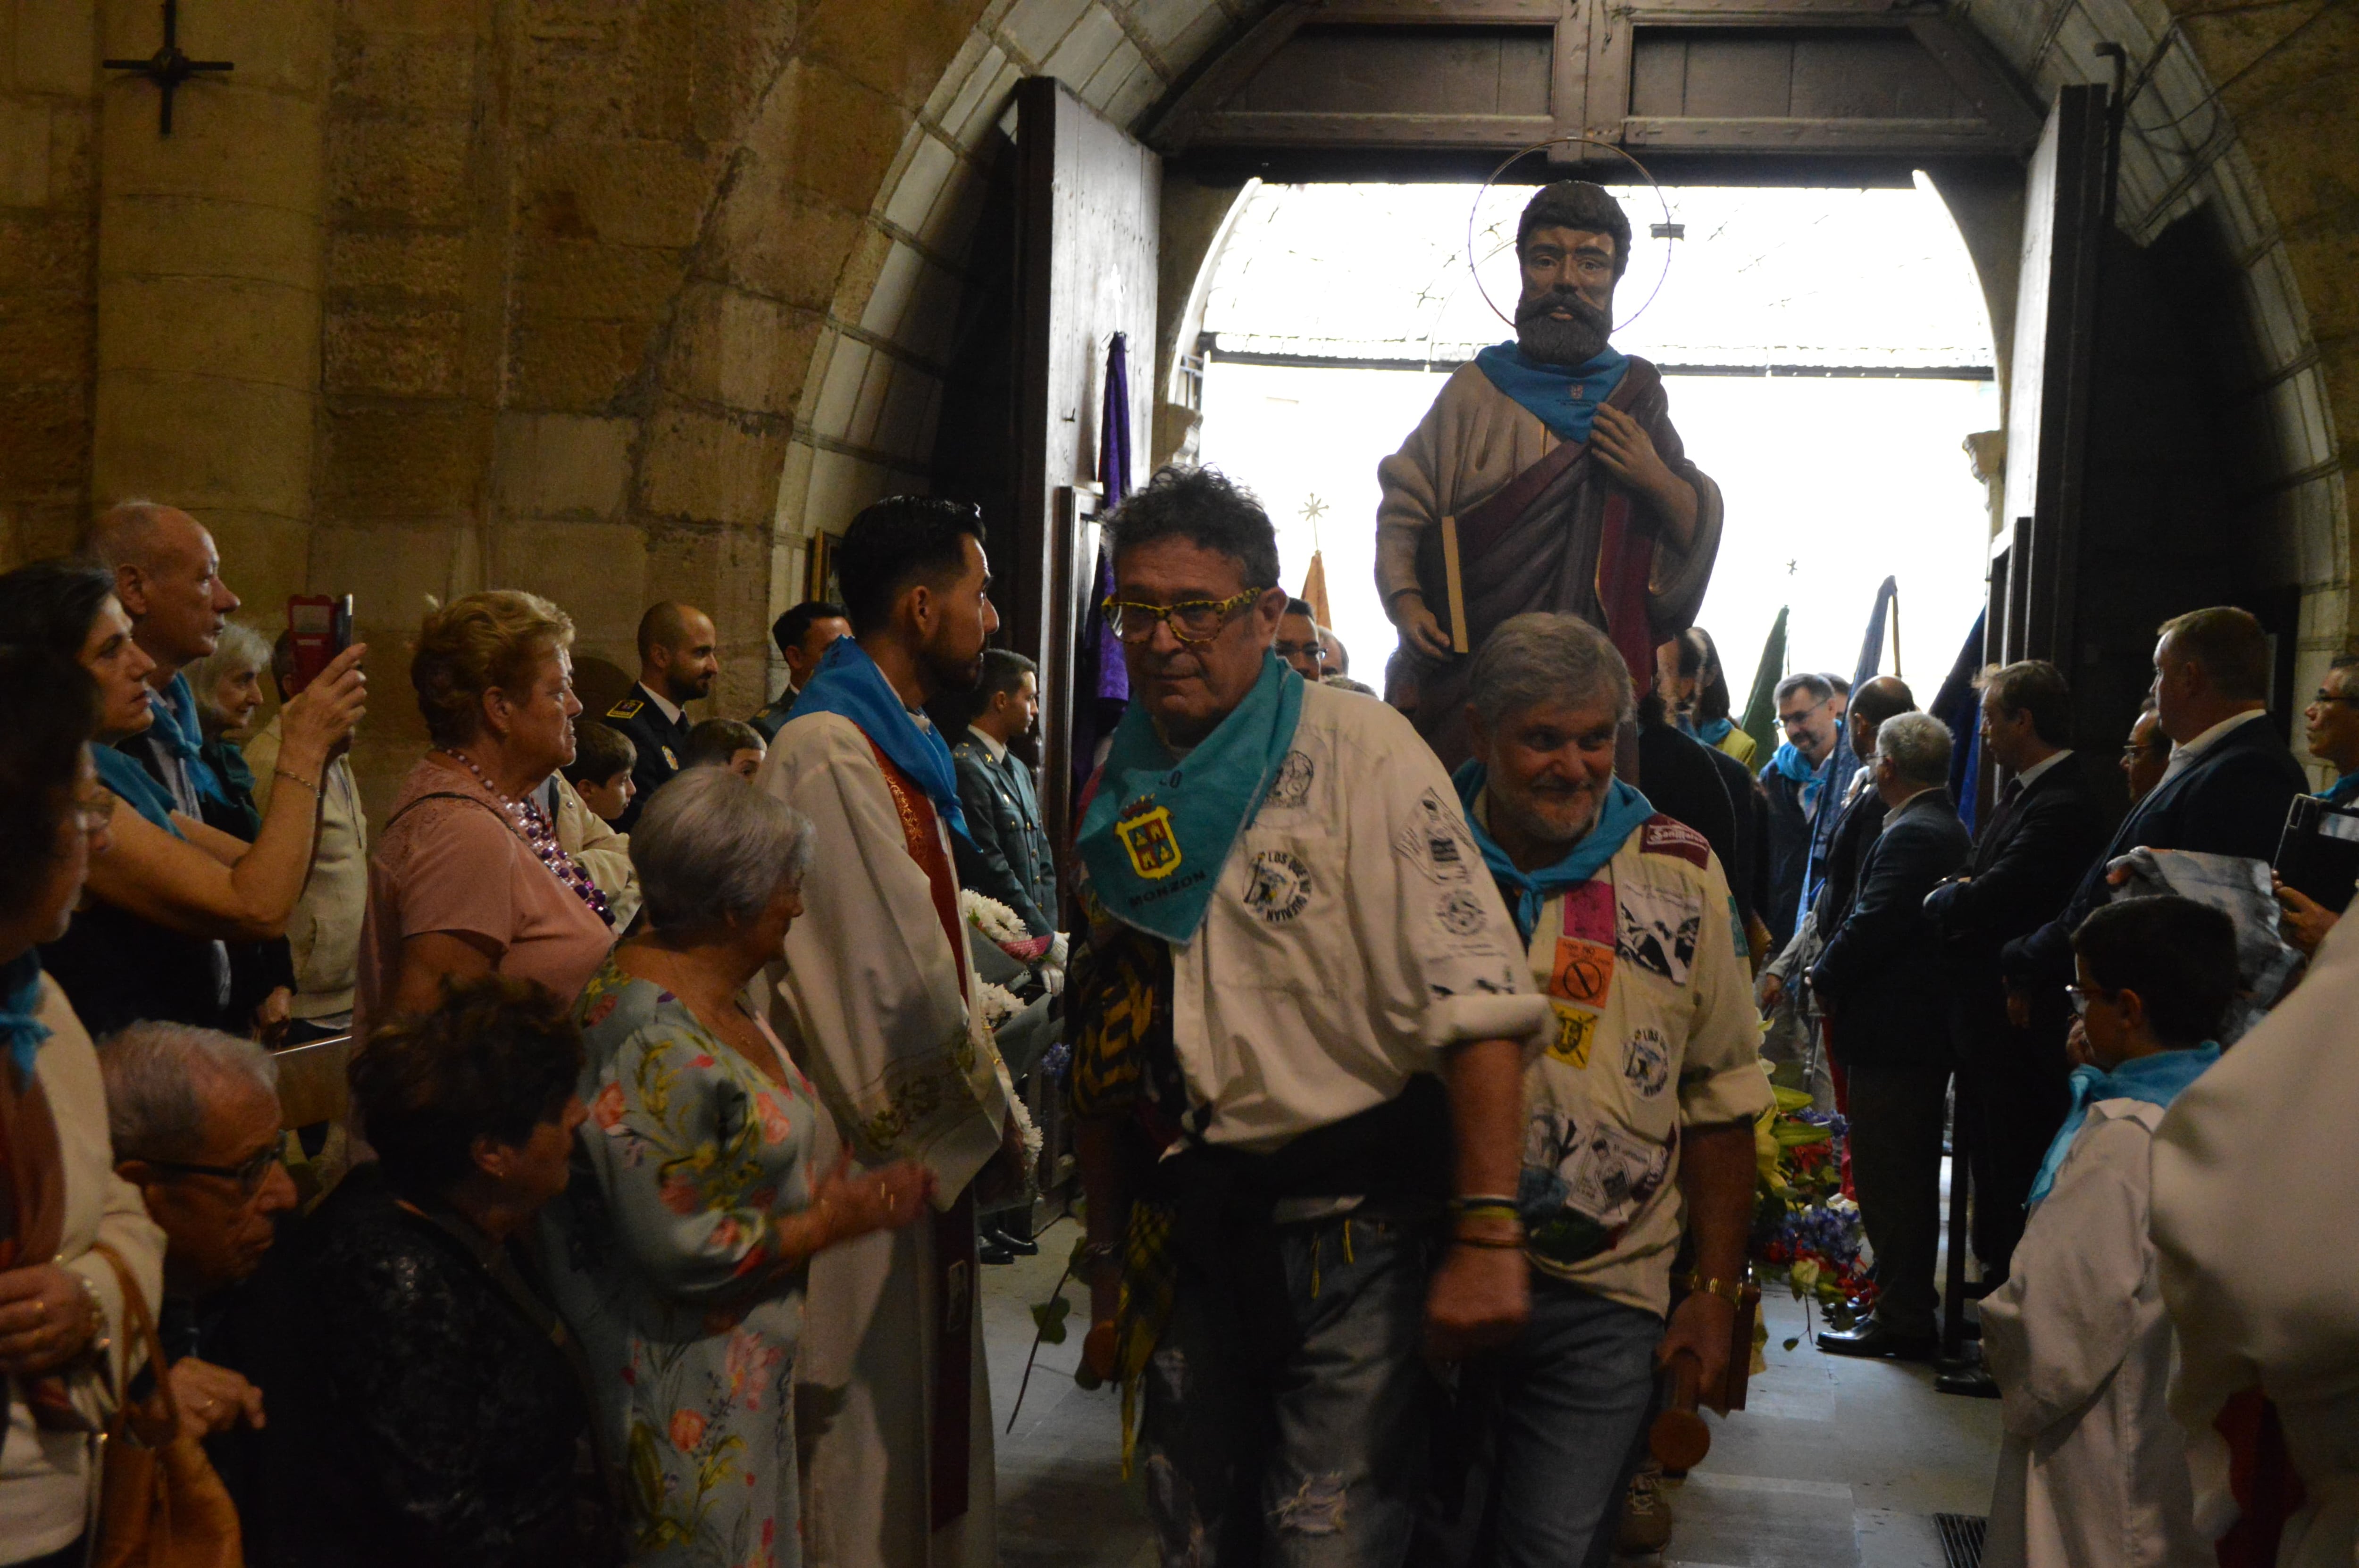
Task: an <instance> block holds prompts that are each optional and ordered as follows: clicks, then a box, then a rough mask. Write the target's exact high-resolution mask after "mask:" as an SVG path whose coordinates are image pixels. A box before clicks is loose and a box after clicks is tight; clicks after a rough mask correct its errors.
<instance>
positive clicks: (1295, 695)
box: [1074, 654, 1303, 942]
mask: <svg viewBox="0 0 2359 1568" xmlns="http://www.w3.org/2000/svg"><path fill="white" fill-rule="evenodd" d="M1302 685H1303V682H1302V677H1301V676H1299V675H1297V674H1295V673H1294V671H1293V670H1292V669H1290V668H1289V667H1288V666H1287V665H1285V664H1284V663H1282V662H1280V660H1279V659H1278V657H1277V654H1268V655H1266V657H1265V658H1264V659H1263V661H1262V667H1261V678H1260V679H1259V680H1257V681H1256V682H1254V687H1253V690H1252V691H1250V692H1248V693H1246V694H1245V700H1244V701H1243V702H1241V703H1239V704H1237V706H1236V708H1234V709H1233V710H1232V711H1231V712H1230V714H1229V716H1228V717H1227V718H1226V719H1222V720H1221V722H1220V725H1219V727H1218V728H1216V729H1214V730H1213V731H1212V733H1211V734H1210V735H1207V736H1206V737H1204V740H1203V743H1202V744H1201V745H1199V746H1197V747H1196V748H1195V749H1194V750H1193V751H1191V752H1189V753H1188V754H1187V756H1185V757H1183V758H1180V759H1179V760H1178V761H1174V760H1173V758H1172V755H1171V752H1170V749H1169V747H1167V746H1165V745H1164V743H1163V741H1162V740H1161V739H1160V738H1159V737H1158V736H1157V734H1156V733H1155V726H1154V724H1153V722H1152V721H1151V720H1149V719H1148V718H1147V705H1146V704H1145V703H1143V702H1134V703H1132V704H1131V705H1130V707H1129V708H1128V710H1127V711H1125V713H1124V714H1123V716H1122V722H1121V723H1120V724H1118V725H1116V726H1115V727H1114V743H1113V746H1112V748H1111V749H1110V750H1109V751H1108V752H1106V760H1105V773H1104V775H1103V779H1102V780H1101V781H1100V783H1099V784H1098V793H1097V797H1096V798H1095V799H1094V800H1092V801H1091V802H1090V809H1089V811H1088V813H1087V814H1086V815H1085V816H1082V831H1081V835H1080V837H1079V838H1077V839H1076V840H1075V841H1074V847H1075V848H1076V849H1079V850H1080V851H1081V854H1082V863H1083V864H1084V865H1086V866H1087V867H1088V868H1089V872H1090V892H1092V893H1093V895H1094V896H1095V897H1096V898H1097V900H1098V902H1099V903H1103V905H1105V907H1106V910H1107V912H1108V913H1110V914H1114V915H1115V916H1116V917H1118V918H1119V919H1121V920H1123V921H1125V922H1127V923H1128V924H1130V925H1135V926H1136V927H1138V929H1140V930H1141V931H1144V932H1146V933H1147V934H1148V935H1153V936H1160V937H1162V938H1163V939H1164V940H1165V941H1167V942H1186V941H1189V940H1190V939H1192V938H1193V937H1194V936H1195V935H1196V931H1197V928H1198V927H1199V926H1201V925H1203V923H1204V911H1205V910H1206V909H1208V908H1210V907H1211V905H1212V892H1213V890H1214V889H1215V888H1217V887H1218V886H1219V885H1220V881H1221V868H1222V867H1223V865H1225V864H1227V862H1228V859H1229V847H1230V846H1231V845H1232V844H1234V843H1235V842H1236V838H1237V835H1238V834H1239V833H1241V832H1243V831H1245V824H1246V823H1248V822H1250V821H1252V820H1253V816H1254V813H1255V812H1256V811H1257V810H1259V809H1260V807H1261V800H1262V796H1263V795H1266V794H1267V793H1268V792H1269V786H1270V781H1271V780H1273V779H1275V778H1276V777H1277V768H1278V764H1279V763H1280V762H1284V761H1285V760H1286V752H1287V748H1288V747H1289V746H1291V745H1293V744H1294V729H1295V725H1296V724H1297V723H1298V722H1299V721H1300V719H1301V718H1302Z"/></svg>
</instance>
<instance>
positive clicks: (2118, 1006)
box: [1982, 897, 2237, 1568]
mask: <svg viewBox="0 0 2359 1568" xmlns="http://www.w3.org/2000/svg"><path fill="white" fill-rule="evenodd" d="M2072 942H2073V946H2074V949H2075V960H2076V962H2077V964H2078V966H2079V978H2080V985H2079V987H2078V990H2079V993H2080V995H2079V1001H2078V1005H2079V1006H2080V1007H2081V1008H2082V1017H2081V1022H2080V1025H2079V1027H2078V1028H2077V1029H2076V1031H2075V1041H2074V1044H2075V1046H2076V1048H2078V1049H2079V1050H2080V1052H2081V1054H2082V1055H2083V1056H2084V1057H2085V1061H2084V1065H2082V1066H2079V1067H2077V1068H2075V1069H2074V1070H2073V1073H2072V1109H2071V1114H2070V1115H2069V1116H2067V1118H2066V1119H2065V1122H2064V1126H2063V1129H2062V1130H2061V1131H2060V1132H2059V1133H2058V1134H2057V1136H2056V1141H2055V1142H2054V1143H2053V1144H2052V1145H2050V1146H2049V1151H2048V1157H2047V1159H2046V1161H2045V1162H2043V1163H2042V1165H2041V1167H2040V1171H2039V1174H2038V1179H2037V1180H2036V1181H2035V1182H2034V1183H2033V1185H2032V1189H2031V1214H2030V1217H2029V1219H2028V1221H2027V1223H2026V1225H2025V1227H2024V1232H2023V1239H2022V1241H2021V1242H2020V1243H2018V1244H2017V1248H2016V1250H2015V1256H2014V1259H2013V1261H2012V1262H2011V1263H2010V1264H2009V1266H2008V1273H2007V1278H2006V1282H2005V1283H2004V1284H2002V1285H2000V1286H1999V1287H1998V1289H1997V1290H1995V1291H1994V1292H1992V1293H1991V1294H1990V1295H1989V1296H1988V1297H1986V1298H1984V1302H1983V1305H1982V1324H1983V1354H1984V1357H1985V1358H1986V1360H1987V1361H1988V1363H1989V1366H1990V1370H1991V1375H1992V1377H1993V1378H1995V1379H1996V1380H1997V1382H1998V1386H1999V1391H2000V1397H2001V1399H2002V1400H2004V1405H2003V1420H2004V1422H2005V1424H2006V1441H2005V1444H2004V1445H2003V1446H2002V1448H2001V1449H2000V1453H1999V1471H1998V1485H1997V1487H1996V1488H1995V1495H1994V1497H1993V1498H1992V1499H1991V1517H1990V1535H1989V1540H1988V1543H1987V1545H1986V1546H1985V1547H1984V1553H1983V1562H1984V1563H1985V1564H1986V1565H1987V1568H2212V1561H2213V1560H2212V1543H2211V1541H2210V1539H2209V1537H2207V1536H2206V1535H2204V1534H2202V1533H2201V1532H2199V1531H2198V1530H2197V1529H2196V1527H2195V1517H2194V1498H2193V1487H2192V1484H2191V1482H2190V1478H2189V1473H2188V1455H2187V1444H2186V1440H2185V1438H2184V1437H2183V1436H2182V1434H2181V1433H2180V1430H2179V1427H2178V1425H2177V1423H2176V1422H2173V1421H2172V1420H2171V1417H2170V1410H2169V1383H2170V1368H2171V1362H2172V1357H2173V1353H2174V1346H2173V1342H2172V1336H2171V1328H2170V1323H2169V1319H2168V1318H2167V1317H2166V1316H2165V1314H2164V1312H2163V1302H2162V1288H2161V1284H2160V1281H2159V1278H2158V1270H2157V1266H2156V1257H2155V1249H2154V1244H2153V1243H2152V1242H2151V1241H2150V1240H2149V1239H2148V1238H2147V1213H2148V1184H2147V1173H2148V1169H2149V1165H2150V1158H2151V1153H2152V1149H2153V1140H2154V1131H2155V1129H2156V1128H2157V1127H2158V1126H2159V1125H2161V1123H2162V1119H2163V1117H2164V1113H2165V1110H2166V1108H2168V1107H2169V1104H2170V1102H2171V1100H2172V1099H2173V1098H2175V1097H2177V1096H2178V1095H2179V1094H2180V1093H2181V1092H2182V1091H2184V1090H2186V1088H2187V1087H2188V1086H2189V1085H2190V1084H2191V1083H2194V1082H2195V1081H2196V1080H2197V1078H2198V1077H2200V1076H2201V1075H2202V1074H2203V1073H2204V1072H2205V1071H2207V1070H2208V1069H2209V1068H2210V1067H2211V1066H2212V1065H2213V1064H2214V1063H2216V1062H2217V1061H2218V1060H2219V1059H2220V1047H2219V1046H2218V1045H2217V1044H2214V1043H2213V1038H2212V1037H2213V1036H2214V1035H2216V1033H2217V1032H2218V1030H2219V1026H2220V1020H2221V1017H2222V1015H2223V1013H2224V1012H2225V1011H2226V1009H2227V1006H2228V1003H2229V1001H2230V1000H2232V999H2233V998H2234V995H2235V992H2236V984H2237V975H2236V936H2235V929H2234V926H2233V925H2231V924H2230V923H2229V921H2228V918H2227V916H2225V915H2223V914H2220V913H2219V912H2218V911H2216V910H2213V909H2209V908H2206V907H2205V906H2203V905H2201V904H2199V903H2194V902H2193V901H2191V900H2189V899H2183V898H2175V897H2162V898H2136V899H2130V900H2125V901H2124V902H2122V903H2113V904H2108V905H2105V906H2104V907H2102V908H2100V909H2098V910H2096V911H2095V912H2094V913H2093V914H2091V915H2090V916H2089V918H2088V920H2087V921H2085V922H2084V923H2083V924H2082V926H2081V928H2080V929H2079V930H2078V931H2077V932H2075V933H2074V935H2073V938H2072Z"/></svg>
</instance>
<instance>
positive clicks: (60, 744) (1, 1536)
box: [0, 647, 164, 1568]
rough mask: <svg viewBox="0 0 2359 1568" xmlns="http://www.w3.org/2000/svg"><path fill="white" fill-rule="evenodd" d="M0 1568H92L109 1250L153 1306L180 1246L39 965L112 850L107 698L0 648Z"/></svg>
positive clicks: (93, 1057) (118, 1337)
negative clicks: (152, 1205)
mask: <svg viewBox="0 0 2359 1568" xmlns="http://www.w3.org/2000/svg"><path fill="white" fill-rule="evenodd" d="M0 689H5V690H6V691H7V692H9V693H10V694H11V695H10V701H9V715H8V718H9V722H8V723H7V724H6V725H5V726H0V1150H5V1152H7V1155H8V1158H7V1159H6V1160H5V1162H0V1385H5V1389H6V1390H7V1391H6V1396H5V1397H6V1400H7V1407H8V1420H7V1426H6V1428H5V1436H0V1563H11V1564H15V1563H33V1564H38V1565H41V1568H64V1565H66V1564H68V1563H73V1564H79V1563H81V1562H82V1559H83V1546H82V1532H83V1523H84V1519H85V1517H86V1509H87V1506H88V1503H89V1500H90V1453H91V1434H92V1433H93V1432H94V1431H96V1430H97V1426H98V1422H99V1421H100V1419H101V1417H102V1414H103V1403H102V1401H103V1399H104V1397H105V1392H106V1390H109V1389H112V1388H115V1387H120V1386H121V1385H120V1379H122V1378H123V1377H125V1375H126V1374H127V1373H128V1372H129V1370H130V1367H129V1364H128V1359H127V1350H126V1347H125V1345H124V1340H125V1335H124V1334H123V1326H124V1321H125V1319H124V1311H123V1305H124V1303H123V1292H122V1287H121V1286H120V1284H119V1283H118V1282H117V1277H116V1274H115V1272H114V1268H113V1266H112V1265H110V1264H109V1262H108V1261H107V1260H106V1256H105V1254H104V1253H103V1252H102V1251H101V1250H100V1248H101V1247H105V1248H108V1249H112V1250H113V1251H114V1254H115V1256H117V1257H118V1258H120V1259H121V1260H123V1263H124V1266H125V1269H127V1270H128V1271H129V1272H130V1274H131V1275H132V1277H133V1278H134V1279H136V1281H138V1283H139V1289H140V1290H141V1292H143V1293H144V1294H145V1295H146V1296H147V1299H148V1300H150V1301H153V1300H154V1299H155V1296H156V1292H157V1289H158V1281H159V1278H160V1275H161V1271H162V1267H163V1258H164V1240H163V1237H162V1236H161V1235H160V1234H159V1233H158V1231H157V1229H156V1227H155V1226H154V1225H153V1224H151V1223H149V1221H148V1219H147V1215H146V1213H145V1212H144V1211H143V1210H142V1209H141V1207H140V1204H139V1195H138V1193H137V1192H136V1191H135V1190H133V1189H132V1187H131V1186H130V1185H129V1184H126V1183H125V1182H123V1181H122V1180H120V1179H118V1178H117V1177H116V1176H115V1174H114V1156H113V1153H112V1152H111V1151H110V1149H109V1147H108V1143H107V1130H106V1094H105V1089H104V1087H103V1084H102V1082H101V1079H100V1076H99V1067H98V1057H97V1054H95V1053H94V1052H93V1051H92V1049H91V1044H90V1036H89V1034H88V1033H85V1032H84V1031H83V1028H82V1022H81V1021H80V1020H79V1019H77V1018H76V1017H75V1016H74V1011H73V1009H72V1008H71V1006H70V1005H68V1003H67V1000H66V996H65V993H64V992H63V991H62V990H61V989H60V988H59V986H58V984H57V982H56V981H55V980H54V979H50V978H49V976H47V975H44V974H43V973H42V972H41V961H40V957H39V955H38V949H37V945H38V944H39V943H43V942H50V941H54V940H56V938H57V937H58V936H59V935H60V934H62V933H63V932H64V930H65V928H66V923H67V921H68V920H69V919H71V916H72V914H73V906H74V903H75V901H76V900H77V899H79V898H80V897H81V896H82V884H83V881H84V879H85V877H86V876H87V874H88V872H89V869H90V862H91V859H92V856H93V855H94V854H97V853H100V852H103V850H105V849H106V847H107V842H108V830H107V816H108V814H107V812H106V811H105V810H104V809H103V807H102V806H100V804H99V803H100V802H101V801H102V800H111V799H112V797H111V796H105V795H103V792H102V791H101V790H100V789H99V787H98V783H97V780H96V778H95V777H94V776H93V774H92V770H91V763H90V756H89V747H88V744H87V742H88V741H89V739H90V732H91V727H92V721H93V719H94V718H95V715H96V710H97V691H96V687H95V684H94V683H93V682H92V680H91V678H90V676H88V675H87V674H86V673H85V672H84V671H82V669H81V668H80V667H79V666H77V665H75V664H74V663H73V661H72V660H71V658H69V657H65V656H62V655H59V654H49V653H45V652H43V651H41V650H38V649H27V648H20V647H0Z"/></svg>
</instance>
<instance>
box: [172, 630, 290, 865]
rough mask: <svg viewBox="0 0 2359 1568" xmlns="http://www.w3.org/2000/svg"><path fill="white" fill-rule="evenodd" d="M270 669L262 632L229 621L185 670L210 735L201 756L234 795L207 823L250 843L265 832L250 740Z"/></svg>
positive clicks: (199, 716) (209, 815) (203, 726)
mask: <svg viewBox="0 0 2359 1568" xmlns="http://www.w3.org/2000/svg"><path fill="white" fill-rule="evenodd" d="M269 668H270V644H269V643H266V642H264V641H263V640H262V633H259V632H256V631H255V629H254V628H253V627H251V626H241V625H239V624H238V623H237V622H234V621H225V622H222V629H221V636H220V638H219V639H218V640H217V641H216V642H215V643H213V651H212V653H210V654H206V655H205V656H204V657H203V658H201V659H199V660H198V661H197V662H196V663H195V664H193V665H190V666H189V667H188V669H187V670H186V671H184V672H183V673H184V674H186V675H187V676H188V677H189V689H190V691H191V692H192V693H194V694H195V696H196V699H197V723H198V725H199V726H200V727H201V729H202V730H204V736H205V742H204V744H203V745H202V746H200V747H199V748H198V749H197V755H198V756H199V757H201V758H202V759H203V761H204V762H205V764H206V765H207V766H208V767H210V768H212V771H213V774H214V776H215V777H217V778H218V779H220V780H221V783H222V786H223V789H224V790H226V791H227V792H228V795H229V803H228V806H227V807H226V808H225V809H224V810H223V812H222V813H221V815H220V817H219V818H218V819H216V816H215V814H214V813H213V812H212V811H211V810H208V811H207V813H206V816H205V820H207V821H208V822H212V825H213V826H214V827H219V828H221V829H222V830H223V831H224V832H227V833H234V834H235V835H237V837H239V838H244V839H246V840H248V841H251V840H252V839H253V838H254V836H255V834H257V833H259V832H261V831H262V811H261V808H260V807H258V806H255V788H254V771H253V769H251V768H249V767H248V766H247V765H246V761H245V741H247V740H248V739H250V738H251V737H252V735H253V733H254V719H255V715H256V714H258V713H260V712H261V711H262V677H263V675H264V672H266V671H267V670H268V669H269Z"/></svg>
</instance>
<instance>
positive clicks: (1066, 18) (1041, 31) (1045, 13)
mask: <svg viewBox="0 0 2359 1568" xmlns="http://www.w3.org/2000/svg"><path fill="white" fill-rule="evenodd" d="M1092 8H1093V0H1016V4H1015V5H1011V6H1009V7H1008V9H1007V15H1006V16H1003V17H1001V18H1000V22H999V32H1000V36H1001V37H1002V38H1006V40H1007V41H1008V43H1009V44H1011V45H1013V46H1014V47H1015V49H1016V52H1017V53H1019V54H1021V55H1022V56H1023V57H1024V58H1025V60H1026V61H1027V63H1028V64H1030V65H1032V66H1034V67H1036V68H1037V67H1038V66H1039V65H1041V64H1042V63H1044V62H1045V61H1046V60H1047V59H1048V58H1049V56H1050V55H1052V54H1054V53H1056V52H1057V46H1058V45H1060V44H1061V43H1063V42H1064V41H1065V35H1066V34H1068V33H1070V32H1071V31H1072V30H1073V25H1074V24H1075V23H1077V22H1079V21H1080V20H1081V19H1082V16H1083V15H1084V14H1085V13H1086V12H1088V11H1090V10H1091V9H1092Z"/></svg>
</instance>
